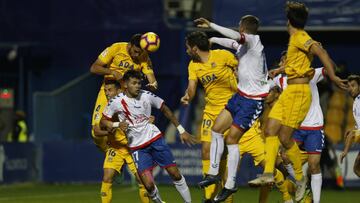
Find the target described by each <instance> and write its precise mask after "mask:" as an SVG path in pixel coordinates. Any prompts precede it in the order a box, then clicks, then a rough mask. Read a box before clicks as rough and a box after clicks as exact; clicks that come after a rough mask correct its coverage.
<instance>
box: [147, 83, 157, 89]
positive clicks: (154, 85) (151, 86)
mask: <svg viewBox="0 0 360 203" xmlns="http://www.w3.org/2000/svg"><path fill="white" fill-rule="evenodd" d="M146 87H147V88H149V89H150V90H151V91H155V90H157V88H158V84H157V81H155V82H153V83H149V84H147V85H146Z"/></svg>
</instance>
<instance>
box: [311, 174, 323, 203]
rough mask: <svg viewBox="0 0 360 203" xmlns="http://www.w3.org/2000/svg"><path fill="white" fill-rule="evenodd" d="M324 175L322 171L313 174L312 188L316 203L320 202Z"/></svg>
mask: <svg viewBox="0 0 360 203" xmlns="http://www.w3.org/2000/svg"><path fill="white" fill-rule="evenodd" d="M321 185H322V175H321V173H318V174H312V175H311V190H312V193H313V201H314V203H320V196H321Z"/></svg>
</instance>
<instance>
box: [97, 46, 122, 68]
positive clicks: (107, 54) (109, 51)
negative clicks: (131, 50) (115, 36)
mask: <svg viewBox="0 0 360 203" xmlns="http://www.w3.org/2000/svg"><path fill="white" fill-rule="evenodd" d="M118 48H119V46H118V44H116V43H115V44H112V45H111V46H110V47H107V48H106V49H105V50H104V51H102V52H101V54H100V55H99V56H98V59H99V60H100V61H101V62H103V63H105V64H109V63H110V62H111V60H112V59H113V58H114V56H115V53H116V52H117V50H118Z"/></svg>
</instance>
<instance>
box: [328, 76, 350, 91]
mask: <svg viewBox="0 0 360 203" xmlns="http://www.w3.org/2000/svg"><path fill="white" fill-rule="evenodd" d="M332 81H333V82H334V83H335V84H336V85H337V86H338V87H340V88H341V89H343V90H347V88H348V84H347V80H343V79H341V78H339V77H337V76H336V77H335V78H334V79H333V80H332Z"/></svg>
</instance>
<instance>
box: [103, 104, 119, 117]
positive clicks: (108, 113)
mask: <svg viewBox="0 0 360 203" xmlns="http://www.w3.org/2000/svg"><path fill="white" fill-rule="evenodd" d="M116 103H117V101H116V100H113V99H112V100H110V101H109V103H108V104H107V106H106V107H105V109H104V111H103V116H104V117H105V118H107V119H109V120H110V119H111V118H112V117H113V116H114V114H115V113H116V112H119V111H120V109H119V108H120V106H121V105H119V104H118V105H116Z"/></svg>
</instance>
